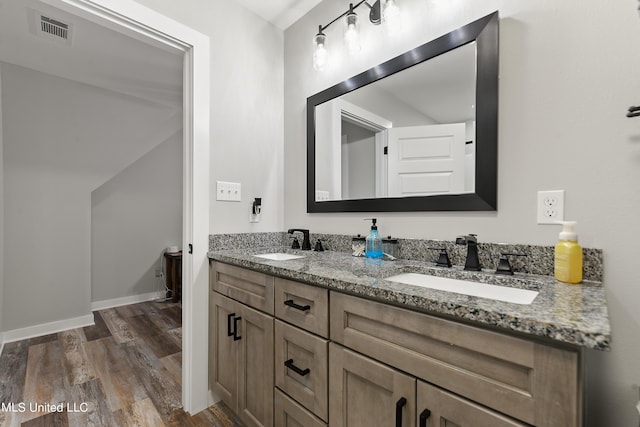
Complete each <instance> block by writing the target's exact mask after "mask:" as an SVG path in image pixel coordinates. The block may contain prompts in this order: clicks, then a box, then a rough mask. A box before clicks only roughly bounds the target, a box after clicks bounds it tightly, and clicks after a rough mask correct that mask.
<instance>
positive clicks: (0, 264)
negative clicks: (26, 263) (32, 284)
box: [0, 64, 4, 352]
mask: <svg viewBox="0 0 640 427" xmlns="http://www.w3.org/2000/svg"><path fill="white" fill-rule="evenodd" d="M3 133H4V131H3V126H2V64H0V352H1V351H2V342H3V336H2V335H3V331H4V329H3V328H2V325H3V318H4V308H3V307H4V305H3V296H4V161H3V153H4V147H3V138H2V135H3Z"/></svg>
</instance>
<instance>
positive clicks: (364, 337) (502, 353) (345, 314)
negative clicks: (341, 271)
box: [330, 292, 581, 427]
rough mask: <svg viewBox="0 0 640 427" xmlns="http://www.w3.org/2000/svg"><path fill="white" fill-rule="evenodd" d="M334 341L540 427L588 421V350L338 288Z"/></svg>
mask: <svg viewBox="0 0 640 427" xmlns="http://www.w3.org/2000/svg"><path fill="white" fill-rule="evenodd" d="M330 322H331V324H330V329H331V339H332V341H336V342H339V343H342V344H343V345H345V346H347V347H350V348H352V349H354V350H357V351H359V352H362V353H364V354H367V355H368V356H370V357H373V358H375V359H377V360H380V361H382V362H385V363H388V364H390V365H392V366H396V367H398V368H400V369H402V370H403V371H405V372H408V373H410V374H413V375H415V376H417V377H418V378H422V379H424V380H426V381H428V382H430V383H433V384H436V385H438V386H440V387H442V388H445V389H448V390H450V391H452V392H454V393H456V394H459V395H461V396H464V397H467V398H469V399H471V400H474V401H476V402H479V403H481V404H483V405H486V406H489V407H492V408H494V409H496V410H498V411H500V412H503V413H505V414H508V415H510V416H513V417H515V418H518V419H520V420H522V421H525V422H527V423H530V424H534V425H544V426H563V427H567V426H577V425H579V424H580V414H579V412H580V409H579V408H581V405H580V402H581V387H580V384H579V363H580V360H579V359H580V357H579V356H580V355H579V353H577V352H575V351H568V350H561V349H557V348H554V347H550V346H546V345H542V344H538V343H534V342H531V341H527V340H524V339H520V338H516V337H512V336H509V335H505V334H501V333H497V332H492V331H488V330H485V329H481V328H477V327H473V326H468V325H464V324H461V323H457V322H453V321H448V320H444V319H440V318H437V317H433V316H429V315H426V314H422V313H417V312H414V311H410V310H406V309H402V308H398V307H393V306H389V305H386V304H381V303H377V302H374V301H369V300H365V299H362V298H357V297H352V296H348V295H344V294H340V293H336V292H332V293H331V316H330Z"/></svg>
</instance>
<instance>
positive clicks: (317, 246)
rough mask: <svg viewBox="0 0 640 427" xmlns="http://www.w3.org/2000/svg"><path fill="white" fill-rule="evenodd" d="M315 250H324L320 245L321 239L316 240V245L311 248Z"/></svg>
mask: <svg viewBox="0 0 640 427" xmlns="http://www.w3.org/2000/svg"><path fill="white" fill-rule="evenodd" d="M313 250H314V251H316V252H324V248H323V247H322V240H321V239H318V240H316V247H315V248H314V249H313Z"/></svg>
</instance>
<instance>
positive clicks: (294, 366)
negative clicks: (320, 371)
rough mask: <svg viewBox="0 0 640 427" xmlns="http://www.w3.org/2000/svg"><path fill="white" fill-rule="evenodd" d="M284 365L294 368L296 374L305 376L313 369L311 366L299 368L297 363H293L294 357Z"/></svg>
mask: <svg viewBox="0 0 640 427" xmlns="http://www.w3.org/2000/svg"><path fill="white" fill-rule="evenodd" d="M284 366H286V367H287V368H289V369H291V370H293V371H294V372H295V373H296V374H298V375H300V376H302V377H304V376H305V375H308V374H309V372H311V370H310V369H309V368H306V369H300V368H298V367H297V366H296V365H294V364H293V359H289V360H287V361H286V362H284Z"/></svg>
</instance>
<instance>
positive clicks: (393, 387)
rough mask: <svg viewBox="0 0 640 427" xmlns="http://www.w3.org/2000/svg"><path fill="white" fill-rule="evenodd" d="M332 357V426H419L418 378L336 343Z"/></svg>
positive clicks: (330, 422) (331, 350) (331, 353)
mask: <svg viewBox="0 0 640 427" xmlns="http://www.w3.org/2000/svg"><path fill="white" fill-rule="evenodd" d="M329 360H330V365H329V384H330V386H331V393H330V394H329V396H330V398H329V399H330V401H329V407H330V412H329V425H330V426H331V427H370V426H398V427H400V426H402V427H410V426H411V427H413V426H415V425H416V423H415V412H416V404H415V395H416V380H415V378H413V377H411V376H409V375H406V374H404V373H402V372H400V371H399V370H396V369H393V368H391V367H389V366H386V365H383V364H382V363H379V362H376V361H374V360H373V359H370V358H368V357H364V356H362V355H360V354H357V353H355V352H353V351H351V350H348V349H346V348H344V347H342V346H339V345H337V344H334V343H331V344H329Z"/></svg>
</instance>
